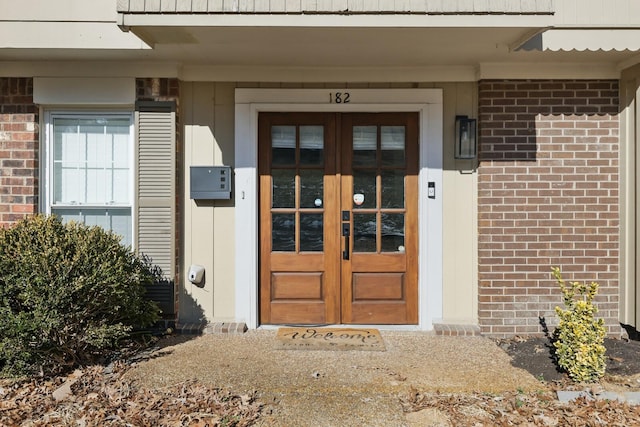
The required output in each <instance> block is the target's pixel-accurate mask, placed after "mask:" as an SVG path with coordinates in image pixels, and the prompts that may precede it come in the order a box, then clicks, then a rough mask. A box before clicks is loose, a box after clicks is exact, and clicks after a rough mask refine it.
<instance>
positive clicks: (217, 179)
mask: <svg viewBox="0 0 640 427" xmlns="http://www.w3.org/2000/svg"><path fill="white" fill-rule="evenodd" d="M190 176H191V189H190V190H191V191H190V197H191V198H192V199H195V200H228V199H230V198H231V166H191V167H190Z"/></svg>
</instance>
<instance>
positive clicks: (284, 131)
mask: <svg viewBox="0 0 640 427" xmlns="http://www.w3.org/2000/svg"><path fill="white" fill-rule="evenodd" d="M271 157H272V159H271V162H272V164H274V165H277V166H280V165H294V164H295V163H296V127H295V126H272V127H271Z"/></svg>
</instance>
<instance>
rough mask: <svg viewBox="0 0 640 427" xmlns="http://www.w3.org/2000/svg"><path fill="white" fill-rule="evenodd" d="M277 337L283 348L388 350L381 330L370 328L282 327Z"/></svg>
mask: <svg viewBox="0 0 640 427" xmlns="http://www.w3.org/2000/svg"><path fill="white" fill-rule="evenodd" d="M276 338H277V348H279V349H282V350H361V351H386V348H385V346H384V341H382V336H381V335H380V331H378V330H377V329H369V328H366V329H361V328H357V329H353V328H315V327H301V328H280V329H278V334H277V335H276Z"/></svg>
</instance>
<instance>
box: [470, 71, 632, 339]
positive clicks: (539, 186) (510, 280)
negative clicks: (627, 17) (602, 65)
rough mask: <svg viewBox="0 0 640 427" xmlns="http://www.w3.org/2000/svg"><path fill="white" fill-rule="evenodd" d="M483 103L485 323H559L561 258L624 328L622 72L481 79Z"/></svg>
mask: <svg viewBox="0 0 640 427" xmlns="http://www.w3.org/2000/svg"><path fill="white" fill-rule="evenodd" d="M479 104H480V105H479V133H480V138H479V141H480V166H479V169H478V180H479V184H478V186H479V197H478V203H479V207H478V209H479V225H478V228H479V230H478V232H479V275H480V283H479V299H480V300H479V320H480V326H481V330H482V333H483V334H485V335H492V336H508V335H514V334H539V333H541V332H542V328H541V326H540V320H539V317H541V318H543V319H545V320H546V322H547V323H548V324H549V325H550V326H553V325H555V324H557V319H556V316H555V314H554V307H555V306H556V305H561V303H562V300H561V297H560V293H559V291H558V288H557V286H556V284H555V282H553V280H552V277H551V274H550V269H551V266H559V267H560V268H561V269H562V271H563V273H564V278H565V279H570V280H577V281H592V280H595V281H597V282H599V283H600V291H599V296H598V297H597V307H598V308H599V310H600V312H599V316H601V317H603V318H604V319H605V322H606V325H607V327H608V329H609V333H611V334H619V333H620V327H619V323H618V268H619V258H618V256H619V237H618V236H619V209H618V197H619V196H618V185H619V167H618V150H619V145H618V144H619V142H618V81H617V80H597V81H581V80H572V81H564V80H563V81H481V82H480V83H479Z"/></svg>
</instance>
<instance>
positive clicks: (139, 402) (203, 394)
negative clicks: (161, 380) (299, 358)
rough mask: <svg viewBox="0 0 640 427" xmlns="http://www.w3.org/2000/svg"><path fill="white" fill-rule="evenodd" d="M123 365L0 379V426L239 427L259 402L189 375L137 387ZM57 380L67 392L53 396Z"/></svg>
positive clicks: (250, 420)
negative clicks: (44, 377) (28, 378)
mask: <svg viewBox="0 0 640 427" xmlns="http://www.w3.org/2000/svg"><path fill="white" fill-rule="evenodd" d="M126 369H127V365H125V364H124V363H116V364H115V366H113V367H110V368H109V369H105V368H103V367H101V366H93V367H88V368H85V369H84V370H83V371H82V373H81V374H79V373H78V372H76V373H74V374H72V375H73V377H72V376H70V377H68V378H58V379H55V380H48V381H43V380H41V381H35V380H32V381H28V382H23V383H15V384H5V385H3V386H2V387H0V397H1V398H2V401H1V402H0V425H12V426H24V427H27V426H28V427H31V426H33V427H36V426H37V427H40V426H71V425H73V426H97V425H105V426H141V427H144V426H171V427H172V426H194V427H200V426H223V425H224V426H237V427H242V426H248V425H251V424H252V423H253V422H254V421H255V420H256V419H257V418H258V417H259V415H260V411H261V409H262V406H263V405H262V403H260V402H258V401H257V400H256V398H255V397H256V393H255V392H251V393H248V394H241V395H239V394H233V393H231V392H229V391H226V390H221V389H218V388H213V387H209V386H205V385H202V384H200V383H198V382H197V381H195V380H190V381H185V382H182V383H180V384H175V385H173V386H170V387H166V388H163V389H159V390H150V389H147V388H138V387H136V385H135V384H133V383H131V382H130V381H128V380H125V379H124V378H123V374H124V373H125V372H126ZM105 372H107V373H105ZM70 380H72V381H71V383H70ZM62 385H65V387H67V386H70V387H69V388H70V392H68V393H66V394H65V395H64V397H63V398H60V394H57V395H56V396H57V398H54V392H55V391H56V390H59V389H60V388H61V386H62ZM56 399H58V400H56Z"/></svg>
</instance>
